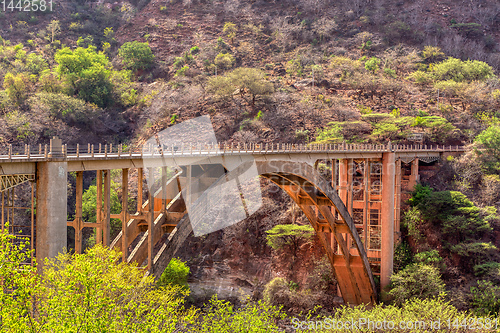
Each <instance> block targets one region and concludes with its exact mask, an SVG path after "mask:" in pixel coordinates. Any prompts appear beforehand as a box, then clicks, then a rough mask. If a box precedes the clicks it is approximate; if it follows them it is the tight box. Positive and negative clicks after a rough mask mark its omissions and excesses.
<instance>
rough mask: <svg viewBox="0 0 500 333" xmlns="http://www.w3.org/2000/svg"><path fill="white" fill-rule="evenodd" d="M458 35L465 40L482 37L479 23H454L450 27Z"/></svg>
mask: <svg viewBox="0 0 500 333" xmlns="http://www.w3.org/2000/svg"><path fill="white" fill-rule="evenodd" d="M451 27H452V28H454V29H457V30H458V33H459V34H461V35H462V36H464V37H467V38H479V37H482V36H483V28H482V27H481V24H479V23H472V22H471V23H456V24H452V25H451Z"/></svg>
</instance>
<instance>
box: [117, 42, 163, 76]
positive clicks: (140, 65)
mask: <svg viewBox="0 0 500 333" xmlns="http://www.w3.org/2000/svg"><path fill="white" fill-rule="evenodd" d="M118 54H119V55H120V58H121V59H122V63H123V66H124V67H125V68H126V69H131V70H133V71H137V70H139V69H148V68H150V67H151V66H152V65H153V62H154V59H155V56H154V55H153V51H151V48H150V47H149V44H148V43H140V42H138V41H133V42H126V43H124V44H123V45H122V46H121V47H120V50H119V51H118Z"/></svg>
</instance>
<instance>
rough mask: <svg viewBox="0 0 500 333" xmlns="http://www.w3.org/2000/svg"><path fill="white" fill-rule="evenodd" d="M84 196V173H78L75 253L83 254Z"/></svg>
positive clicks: (74, 225)
mask: <svg viewBox="0 0 500 333" xmlns="http://www.w3.org/2000/svg"><path fill="white" fill-rule="evenodd" d="M82 196H83V171H77V172H76V208H75V220H74V223H73V228H74V229H75V253H82V250H83V248H82V240H83V239H82V223H83V220H82Z"/></svg>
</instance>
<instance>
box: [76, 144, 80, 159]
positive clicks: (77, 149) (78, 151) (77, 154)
mask: <svg viewBox="0 0 500 333" xmlns="http://www.w3.org/2000/svg"><path fill="white" fill-rule="evenodd" d="M76 157H80V144H79V143H77V144H76Z"/></svg>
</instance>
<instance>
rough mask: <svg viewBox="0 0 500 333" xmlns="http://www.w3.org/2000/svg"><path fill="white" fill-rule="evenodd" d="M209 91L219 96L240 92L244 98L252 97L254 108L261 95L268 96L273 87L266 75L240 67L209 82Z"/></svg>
mask: <svg viewBox="0 0 500 333" xmlns="http://www.w3.org/2000/svg"><path fill="white" fill-rule="evenodd" d="M208 90H209V91H211V92H213V93H214V94H216V95H219V96H230V95H232V92H234V91H235V90H239V92H240V95H241V97H242V98H244V95H245V93H249V94H250V96H251V97H252V106H254V105H255V99H256V97H257V96H259V95H267V94H270V93H272V92H273V90H274V89H273V86H272V84H271V83H270V82H267V81H266V80H265V78H264V73H263V72H262V71H261V70H259V69H256V68H245V67H240V68H237V69H235V70H233V71H232V72H231V73H228V74H226V75H224V76H216V77H213V78H211V79H210V80H209V81H208Z"/></svg>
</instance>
